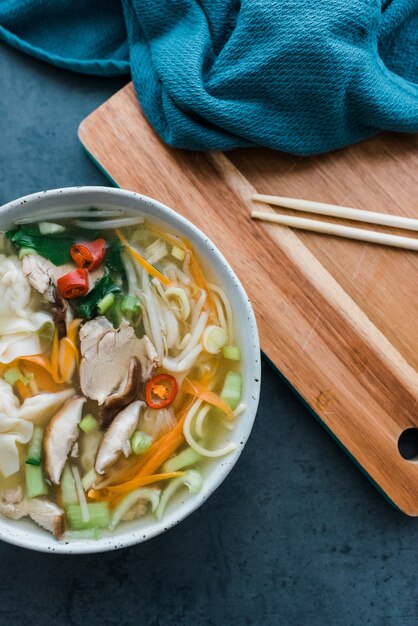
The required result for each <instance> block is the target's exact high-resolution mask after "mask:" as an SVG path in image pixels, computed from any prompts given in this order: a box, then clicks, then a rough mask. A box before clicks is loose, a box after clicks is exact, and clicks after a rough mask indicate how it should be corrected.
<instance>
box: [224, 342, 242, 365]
mask: <svg viewBox="0 0 418 626" xmlns="http://www.w3.org/2000/svg"><path fill="white" fill-rule="evenodd" d="M223 352H224V357H225V358H226V359H229V360H230V361H240V360H241V350H240V349H239V348H238V346H224V350H223Z"/></svg>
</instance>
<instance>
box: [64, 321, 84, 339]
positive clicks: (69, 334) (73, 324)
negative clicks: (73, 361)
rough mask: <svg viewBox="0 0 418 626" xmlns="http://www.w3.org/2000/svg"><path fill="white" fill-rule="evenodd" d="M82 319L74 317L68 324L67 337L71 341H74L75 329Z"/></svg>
mask: <svg viewBox="0 0 418 626" xmlns="http://www.w3.org/2000/svg"><path fill="white" fill-rule="evenodd" d="M82 321H83V320H82V319H81V317H77V318H76V319H74V320H73V321H72V322H71V323H70V325H69V326H68V329H67V337H68V339H70V340H71V341H72V342H73V343H75V340H76V338H77V331H78V327H79V326H80V324H81V322H82Z"/></svg>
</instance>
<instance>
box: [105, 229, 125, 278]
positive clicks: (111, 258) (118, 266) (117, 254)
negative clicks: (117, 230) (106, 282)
mask: <svg viewBox="0 0 418 626" xmlns="http://www.w3.org/2000/svg"><path fill="white" fill-rule="evenodd" d="M124 247H125V246H124V245H123V244H122V243H121V242H120V241H119V239H110V240H109V241H108V242H107V245H106V258H105V265H106V267H107V268H108V269H109V270H110V271H111V272H116V273H117V274H120V276H121V278H122V281H123V283H124V284H125V283H126V272H125V268H124V266H123V263H122V257H121V252H122V250H123V249H124Z"/></svg>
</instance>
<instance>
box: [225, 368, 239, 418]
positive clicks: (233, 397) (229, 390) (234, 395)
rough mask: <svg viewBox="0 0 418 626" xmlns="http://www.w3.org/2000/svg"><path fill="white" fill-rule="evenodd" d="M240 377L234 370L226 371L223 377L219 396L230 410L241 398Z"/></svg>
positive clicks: (234, 407) (235, 406)
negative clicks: (223, 380)
mask: <svg viewBox="0 0 418 626" xmlns="http://www.w3.org/2000/svg"><path fill="white" fill-rule="evenodd" d="M241 392H242V378H241V375H240V374H237V373H236V372H228V373H227V375H226V377H225V382H224V386H223V389H222V392H221V398H222V400H223V401H224V402H226V403H227V405H228V406H230V407H231V409H232V410H234V409H236V408H237V406H238V404H239V403H240V400H241Z"/></svg>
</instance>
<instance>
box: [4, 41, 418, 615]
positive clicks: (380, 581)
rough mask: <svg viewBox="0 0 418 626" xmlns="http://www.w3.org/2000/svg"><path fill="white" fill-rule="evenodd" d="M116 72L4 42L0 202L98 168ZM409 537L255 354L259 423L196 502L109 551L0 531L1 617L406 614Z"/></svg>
mask: <svg viewBox="0 0 418 626" xmlns="http://www.w3.org/2000/svg"><path fill="white" fill-rule="evenodd" d="M122 84H123V81H122V80H119V79H98V78H93V77H85V76H79V75H75V74H70V73H67V72H65V71H61V70H58V69H55V68H51V67H49V66H47V65H44V64H42V63H40V62H38V61H35V60H33V59H30V58H27V57H25V56H23V55H21V54H20V53H18V52H15V51H13V50H10V49H8V48H6V47H5V46H2V45H0V205H1V204H3V203H4V202H7V201H9V200H11V199H13V198H15V197H18V196H21V195H24V194H27V193H31V192H35V191H38V190H40V189H47V188H54V187H63V186H70V185H81V184H83V185H89V184H92V185H100V184H107V183H106V180H105V179H104V178H103V176H102V175H101V174H100V172H99V171H98V170H97V169H96V168H95V166H94V165H93V164H92V163H91V162H90V161H89V159H88V158H87V156H86V155H85V154H84V152H83V150H82V148H81V146H80V144H79V143H78V140H77V126H78V124H79V122H80V120H81V119H82V118H83V117H85V116H86V115H87V114H88V113H89V112H90V111H91V110H92V109H94V108H95V107H96V106H98V105H99V104H100V103H101V102H102V101H104V100H105V99H106V98H108V97H109V96H110V95H111V94H112V93H113V92H114V91H116V90H117V89H118V88H119V87H121V86H122ZM416 539H418V520H414V519H409V518H407V517H404V516H403V515H402V514H401V513H399V512H397V511H396V510H394V509H393V508H391V506H390V505H389V504H388V503H387V502H386V501H385V500H384V499H383V498H382V497H381V496H380V495H379V494H378V493H377V491H376V490H375V489H374V488H373V487H372V486H371V485H370V484H369V482H368V481H367V480H366V478H365V477H364V476H363V475H362V474H361V473H360V472H359V471H358V469H356V467H355V466H354V465H353V464H352V462H351V461H350V460H349V459H348V458H347V457H346V456H345V455H344V453H343V452H342V451H341V450H340V449H339V448H338V446H337V445H336V444H335V443H334V442H333V441H332V440H331V439H330V437H329V436H328V435H327V434H326V432H325V431H324V430H323V429H322V427H321V426H320V425H319V424H318V423H317V422H316V421H315V420H314V418H313V417H312V415H311V414H310V413H309V412H308V411H307V410H306V409H305V408H304V407H303V406H302V404H301V403H300V402H299V401H298V400H297V398H296V397H295V396H294V395H293V393H292V392H291V391H290V390H289V389H288V387H287V386H286V384H285V383H284V382H283V381H282V380H280V378H279V377H278V376H277V374H276V373H274V372H273V371H272V370H271V369H270V367H269V366H268V364H267V363H263V379H262V391H261V402H260V408H259V411H258V415H257V419H256V422H255V426H254V430H253V434H252V436H251V438H250V440H249V442H248V445H247V446H246V448H245V450H244V452H243V454H242V456H241V458H240V460H239V462H238V464H237V465H236V467H235V468H234V470H233V471H232V473H231V474H230V475H229V477H228V478H227V480H226V481H225V482H224V484H223V485H222V486H221V487H220V488H219V489H218V490H217V492H216V493H215V494H214V495H213V496H212V497H211V498H210V499H209V501H208V502H207V503H206V504H205V505H204V506H203V507H201V508H200V509H199V510H198V511H197V512H196V513H194V515H192V516H191V517H189V518H188V519H187V520H185V521H184V522H183V523H182V524H180V525H179V526H177V527H176V528H174V529H172V530H170V531H169V532H167V533H165V534H164V535H162V536H160V537H158V538H156V539H153V540H151V541H149V542H147V543H145V544H143V545H139V546H136V547H133V548H129V549H126V550H122V551H118V552H114V553H111V554H110V553H107V554H102V555H93V556H73V557H64V556H55V555H48V554H37V553H31V552H29V551H27V550H23V549H21V548H16V547H14V546H11V545H8V544H6V543H2V542H0V578H1V586H0V589H1V591H0V624H1V625H3V624H4V625H6V624H7V625H15V624H22V625H25V626H28V625H29V626H34V625H35V626H37V625H38V624H39V625H44V624H58V625H64V624H69V625H78V624H80V625H81V624H83V626H86V625H87V626H88V625H89V624H104V625H113V624H115V625H120V626H123V625H130V624H133V625H134V624H144V625H145V624H146V625H149V626H160V625H161V626H166V625H167V626H168V625H170V626H171V625H173V626H174V625H179V626H180V625H190V626H195V625H196V626H197V625H200V624H202V625H203V624H208V625H211V624H213V625H216V626H218V625H219V626H223V625H226V626H227V625H231V626H235V625H237V626H240V625H245V624H247V625H250V624H257V625H260V626H261V625H262V626H264V625H266V626H267V625H270V624H271V625H282V624H283V625H285V626H293V625H294V626H322V625H344V626H345V625H358V624H376V625H379V626H386V625H392V624H393V625H396V626H398V625H402V626H405V625H409V624H411V625H412V624H414V625H415V624H416V623H417V621H418V599H417V591H416V590H417V581H418V572H417V567H416V555H415V551H416V546H415V544H414V542H415V540H416ZM414 546H415V547H414Z"/></svg>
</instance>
